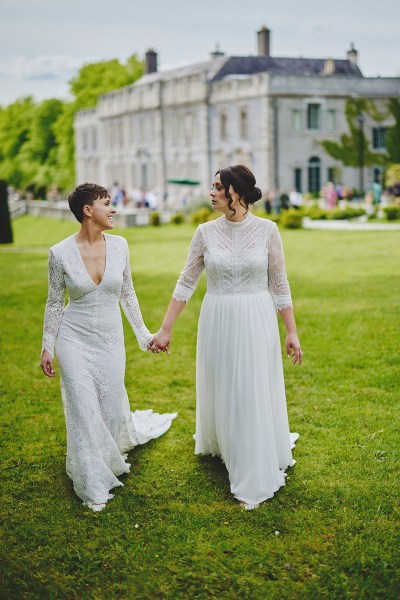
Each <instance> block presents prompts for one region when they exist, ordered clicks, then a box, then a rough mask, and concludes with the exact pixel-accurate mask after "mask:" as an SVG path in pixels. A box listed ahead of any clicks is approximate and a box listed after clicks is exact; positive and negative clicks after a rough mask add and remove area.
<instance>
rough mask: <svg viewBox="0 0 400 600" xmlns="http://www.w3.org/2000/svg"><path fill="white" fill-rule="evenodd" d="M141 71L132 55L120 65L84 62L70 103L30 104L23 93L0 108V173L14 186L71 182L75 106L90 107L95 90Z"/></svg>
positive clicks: (107, 88)
mask: <svg viewBox="0 0 400 600" xmlns="http://www.w3.org/2000/svg"><path fill="white" fill-rule="evenodd" d="M143 72H144V63H143V61H141V60H140V59H138V58H137V56H136V55H132V56H131V57H130V58H128V60H127V61H126V63H125V64H121V63H120V62H119V61H118V60H109V61H103V62H100V63H94V64H89V65H84V66H83V67H82V68H81V69H80V70H79V72H78V74H77V75H76V77H74V78H73V79H72V80H71V82H70V91H71V94H72V96H73V100H72V101H71V102H63V101H61V100H56V99H51V100H44V101H42V102H39V103H35V102H34V101H33V99H32V98H31V97H30V96H29V97H26V98H21V99H19V100H17V101H16V102H13V103H12V104H10V105H9V106H7V107H5V108H2V107H0V178H2V179H5V180H6V181H7V182H8V183H9V184H11V185H14V186H15V187H18V188H28V187H30V188H38V187H41V188H42V189H45V188H47V187H48V186H49V185H57V186H58V187H60V188H62V189H68V188H69V187H72V186H73V185H74V182H75V169H74V161H75V158H74V128H73V123H74V116H75V113H76V111H78V110H82V109H84V108H89V107H91V106H95V105H96V103H97V101H98V97H99V96H100V95H101V94H104V93H106V92H109V91H111V90H114V89H117V88H120V87H123V86H125V85H129V84H130V83H133V82H134V81H136V79H138V78H139V77H141V76H142V75H143Z"/></svg>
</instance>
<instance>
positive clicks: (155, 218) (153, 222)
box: [150, 211, 161, 227]
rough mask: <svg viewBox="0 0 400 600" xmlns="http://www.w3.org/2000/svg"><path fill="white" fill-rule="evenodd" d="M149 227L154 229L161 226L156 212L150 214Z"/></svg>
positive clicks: (159, 217) (158, 214)
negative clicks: (151, 226)
mask: <svg viewBox="0 0 400 600" xmlns="http://www.w3.org/2000/svg"><path fill="white" fill-rule="evenodd" d="M150 225H153V226H154V227H159V226H160V225H161V216H160V213H159V212H157V211H153V212H151V213H150Z"/></svg>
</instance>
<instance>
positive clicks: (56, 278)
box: [42, 250, 65, 357]
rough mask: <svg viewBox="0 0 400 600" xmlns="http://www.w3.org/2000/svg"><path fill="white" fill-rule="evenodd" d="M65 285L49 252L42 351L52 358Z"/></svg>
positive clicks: (62, 275)
mask: <svg viewBox="0 0 400 600" xmlns="http://www.w3.org/2000/svg"><path fill="white" fill-rule="evenodd" d="M64 295H65V283H64V272H63V269H62V266H61V264H60V262H59V260H58V258H57V256H56V255H55V253H54V252H53V250H50V252H49V292H48V296H47V302H46V308H45V311H44V324H43V340H42V354H43V350H48V351H49V352H50V354H51V356H52V357H54V345H55V342H56V338H57V334H58V330H59V328H60V323H61V318H62V313H63V310H64Z"/></svg>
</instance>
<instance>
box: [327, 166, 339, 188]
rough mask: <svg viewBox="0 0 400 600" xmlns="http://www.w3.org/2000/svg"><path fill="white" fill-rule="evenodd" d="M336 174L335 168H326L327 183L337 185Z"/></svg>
mask: <svg viewBox="0 0 400 600" xmlns="http://www.w3.org/2000/svg"><path fill="white" fill-rule="evenodd" d="M336 172H337V169H336V167H328V181H332V183H334V184H335V185H336V184H337V177H336Z"/></svg>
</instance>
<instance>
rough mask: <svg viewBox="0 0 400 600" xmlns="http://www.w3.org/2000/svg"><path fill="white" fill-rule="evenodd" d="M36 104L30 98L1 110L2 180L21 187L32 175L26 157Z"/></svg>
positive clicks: (0, 166)
mask: <svg viewBox="0 0 400 600" xmlns="http://www.w3.org/2000/svg"><path fill="white" fill-rule="evenodd" d="M34 108H35V104H34V102H33V99H32V98H31V97H30V96H28V97H26V98H21V99H20V100H17V101H16V102H13V103H12V104H10V105H9V106H7V107H6V108H2V109H1V110H0V178H1V179H5V180H6V181H7V182H8V183H9V184H11V185H15V186H16V187H21V186H23V185H24V184H25V181H26V179H27V176H28V177H29V176H30V174H31V173H32V171H33V170H32V165H30V164H29V160H28V161H27V159H26V158H25V157H24V148H25V146H26V144H27V142H28V141H29V134H30V129H31V126H32V117H33V113H34Z"/></svg>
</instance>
